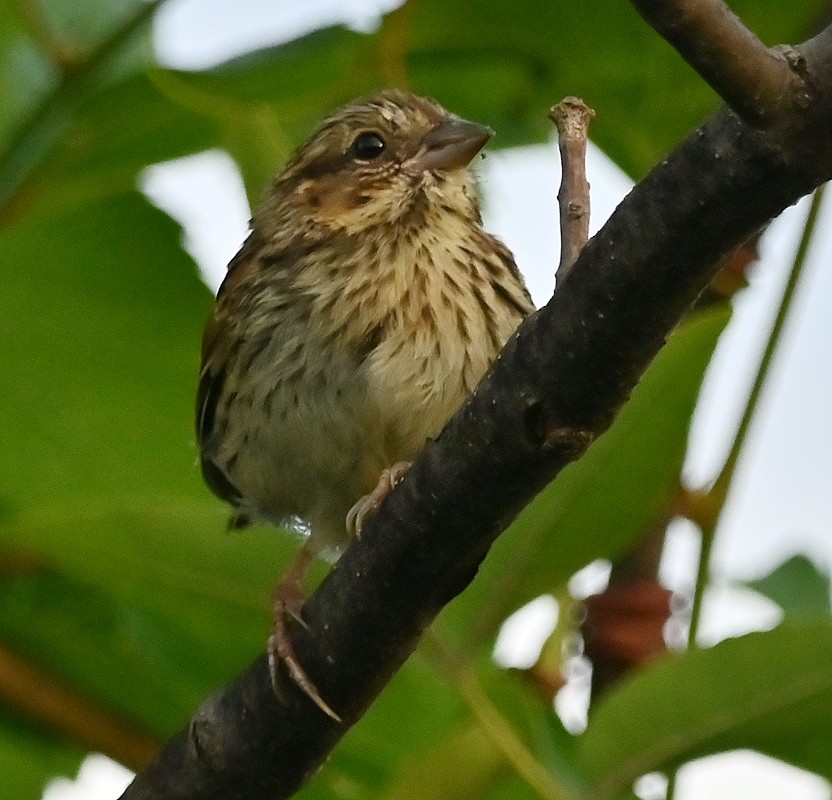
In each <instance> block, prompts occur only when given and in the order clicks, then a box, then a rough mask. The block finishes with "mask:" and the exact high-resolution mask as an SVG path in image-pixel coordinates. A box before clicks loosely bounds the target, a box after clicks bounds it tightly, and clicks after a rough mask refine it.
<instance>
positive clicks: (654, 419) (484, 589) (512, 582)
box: [445, 306, 730, 640]
mask: <svg viewBox="0 0 832 800" xmlns="http://www.w3.org/2000/svg"><path fill="white" fill-rule="evenodd" d="M729 317H730V311H729V309H728V308H727V307H726V306H718V307H714V308H710V309H707V310H705V311H701V312H697V313H696V314H694V315H693V316H692V317H691V318H689V319H688V320H686V321H685V322H684V323H683V324H682V325H681V326H680V327H679V328H678V330H677V331H676V333H674V335H673V336H672V337H671V339H670V341H669V342H668V343H667V345H666V346H665V348H664V350H662V351H661V353H659V355H658V357H657V358H656V360H655V361H654V362H653V364H652V365H651V366H650V368H649V369H648V371H647V373H646V374H645V375H644V377H643V379H642V381H641V383H640V384H639V386H638V387H637V389H636V390H635V392H634V393H633V396H632V398H631V399H630V401H629V402H628V403H627V404H626V405H625V406H624V408H623V409H622V410H621V412H620V414H619V415H618V417H617V419H616V420H615V422H614V423H613V425H612V427H611V428H610V429H609V430H608V431H607V432H606V433H605V434H604V435H603V436H602V437H601V438H600V439H599V440H598V441H597V442H595V443H594V444H593V445H592V447H590V449H589V451H588V452H587V453H586V455H584V456H583V457H582V458H581V459H580V460H579V461H577V462H575V463H574V464H571V465H570V466H569V467H567V468H566V469H565V470H564V471H563V472H562V473H561V475H559V476H558V478H557V479H556V480H555V481H554V482H553V483H552V484H550V485H549V486H548V487H547V488H546V489H544V490H543V491H542V492H541V493H540V494H539V495H538V496H537V497H536V498H535V499H534V500H533V501H532V502H531V504H529V506H527V507H526V509H525V510H524V511H523V512H522V513H521V514H520V516H519V517H518V518H517V519H516V520H515V522H514V523H513V524H512V526H511V528H510V529H509V530H508V531H507V532H506V533H505V534H504V535H503V536H502V537H501V538H500V539H499V540H498V541H497V543H496V544H495V545H494V547H493V549H492V552H491V553H490V554H489V556H488V558H487V559H486V561H485V564H484V565H483V566H482V567H481V569H480V574H479V575H478V576H477V580H476V581H474V583H473V584H472V585H471V586H470V587H469V588H468V589H467V590H466V592H465V593H464V594H463V596H462V597H461V598H460V599H458V600H457V601H455V602H454V603H453V604H451V606H449V608H448V610H447V611H446V612H445V619H446V620H447V621H448V622H449V623H450V624H452V625H453V626H454V627H456V628H457V629H458V630H461V631H466V634H465V635H466V640H470V631H471V630H472V626H473V629H474V630H476V632H477V633H476V635H477V636H478V637H483V638H489V637H491V636H492V635H493V634H494V632H495V631H496V629H497V627H498V626H499V625H500V624H502V622H503V620H504V619H505V617H506V616H507V615H508V614H509V613H510V612H511V611H514V610H516V609H517V608H519V607H520V606H521V605H523V604H524V603H526V602H528V601H529V600H531V599H532V598H534V597H536V596H538V595H540V594H544V593H546V592H552V591H555V590H557V589H558V587H560V586H561V585H562V584H563V583H564V582H565V581H566V580H567V579H568V578H569V577H570V576H571V575H572V574H573V573H574V572H576V571H577V570H578V569H580V568H581V567H583V566H585V565H586V564H588V563H589V562H591V561H593V560H594V559H597V558H602V557H603V558H612V557H615V556H616V555H618V554H619V553H621V552H623V551H624V550H625V549H626V547H627V546H628V545H630V544H631V543H632V542H634V541H636V540H637V539H638V538H639V536H641V535H642V534H643V533H644V532H645V531H646V530H647V529H648V527H649V526H650V525H651V524H653V523H654V522H655V521H656V519H658V518H659V517H660V516H661V514H662V513H663V512H664V510H665V509H666V508H667V504H668V501H669V500H670V499H671V498H672V496H673V493H674V492H675V491H676V488H677V486H678V476H679V470H680V469H681V465H682V460H683V458H684V454H685V448H686V444H687V436H688V425H689V423H690V417H691V414H692V413H693V408H694V406H695V404H696V399H697V397H698V394H699V387H700V385H701V383H702V379H703V376H704V373H705V369H706V368H707V366H708V363H709V361H710V358H711V354H712V353H713V350H714V347H715V346H716V343H717V340H718V339H719V336H720V334H721V332H722V331H723V329H724V328H725V325H726V324H727V322H728V320H729Z"/></svg>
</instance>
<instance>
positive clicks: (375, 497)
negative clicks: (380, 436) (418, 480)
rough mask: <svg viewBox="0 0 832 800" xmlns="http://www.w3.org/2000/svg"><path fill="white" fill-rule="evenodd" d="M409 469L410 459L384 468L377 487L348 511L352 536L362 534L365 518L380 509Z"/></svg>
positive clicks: (348, 525) (349, 531)
mask: <svg viewBox="0 0 832 800" xmlns="http://www.w3.org/2000/svg"><path fill="white" fill-rule="evenodd" d="M409 469H410V462H409V461H399V462H397V463H396V464H393V466H392V467H390V468H388V469H386V470H384V471H383V472H382V473H381V476H380V477H379V479H378V483H377V484H376V488H375V489H373V491H371V492H370V493H369V494H365V495H364V497H362V498H361V499H360V500H359V501H358V502H357V503H356V504H355V505H354V506H353V507H352V508H351V509H350V510H349V511H348V512H347V532H348V533H349V534H350V535H351V536H355V537H356V538H359V537H360V536H361V528H362V527H363V526H364V522H365V520H367V519H368V518H369V517H371V516H373V514H375V513H376V511H378V509H379V507H380V506H381V504H382V503H383V502H384V500H385V498H386V497H387V495H388V494H390V492H392V491H393V489H394V488H395V486H396V484H397V483H398V482H399V481H400V480H401V479H402V478H403V477H404V476H405V475H406V474H407V471H408V470H409Z"/></svg>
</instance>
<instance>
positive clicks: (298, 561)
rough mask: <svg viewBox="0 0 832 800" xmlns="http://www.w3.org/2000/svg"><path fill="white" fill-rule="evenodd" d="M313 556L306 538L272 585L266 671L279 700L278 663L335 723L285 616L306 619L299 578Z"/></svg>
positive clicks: (301, 582) (302, 576)
mask: <svg viewBox="0 0 832 800" xmlns="http://www.w3.org/2000/svg"><path fill="white" fill-rule="evenodd" d="M314 558H315V549H314V547H313V546H312V545H311V541H310V540H309V539H307V540H306V542H305V543H304V545H303V547H301V549H300V552H299V553H298V554H297V556H296V557H295V560H294V561H293V562H292V565H291V566H290V567H289V569H288V570H287V572H285V573H284V575H283V577H282V578H281V579H280V582H279V583H278V584H277V586H276V587H275V591H274V601H273V612H274V621H273V624H272V633H271V636H269V647H268V654H269V673H270V674H271V679H272V687H273V689H274V693H275V695H276V697H277V698H278V700H281V699H282V698H281V689H280V679H279V675H278V669H279V667H280V664H283V665H284V666H285V667H286V671H287V672H288V673H289V677H290V678H291V679H292V680H293V681H294V683H295V684H296V685H297V686H298V687H299V688H300V689H301V690H302V691H303V692H304V693H305V694H306V695H307V696H308V697H309V699H310V700H312V702H313V703H315V705H316V706H318V708H320V709H321V711H323V712H324V714H326V715H327V716H329V717H332V719H334V720H335V721H336V722H341V717H339V716H338V715H337V714H336V713H335V712H334V711H333V710H332V708H330V706H329V705H328V704H327V703H326V701H325V700H324V699H323V698H322V697H321V695H320V693H319V692H318V689H317V687H316V686H315V684H314V683H312V680H311V679H310V677H309V676H308V675H307V674H306V671H305V670H304V669H303V667H302V666H301V665H300V662H299V661H298V658H297V655H296V654H295V646H294V645H293V644H292V640H291V639H290V638H289V626H288V621H289V619H290V618H291V619H294V620H297V622H299V623H300V624H301V625H303V626H304V627H306V622H305V621H304V620H303V617H302V616H301V610H302V608H303V603H304V601H305V600H306V595H305V593H304V591H303V580H304V578H305V577H306V574H307V573H308V572H309V567H310V566H311V564H312V561H313V560H314Z"/></svg>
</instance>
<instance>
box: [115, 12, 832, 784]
mask: <svg viewBox="0 0 832 800" xmlns="http://www.w3.org/2000/svg"><path fill="white" fill-rule="evenodd" d="M654 5H655V4H654ZM800 53H801V56H800V62H801V65H802V66H801V77H800V80H799V81H798V83H799V84H800V88H799V89H798V90H795V91H794V92H793V93H792V94H791V95H790V96H789V99H788V102H783V103H781V104H780V108H781V109H785V110H783V111H782V113H781V112H778V113H776V114H774V115H773V116H768V117H765V119H764V122H765V123H766V124H765V125H763V126H762V127H760V125H759V122H758V124H757V125H756V126H754V127H752V126H749V125H748V124H746V123H744V122H742V121H741V120H740V119H739V118H738V117H737V116H736V115H735V114H734V113H732V112H731V111H729V110H723V111H720V112H718V113H717V114H716V115H714V117H712V118H711V119H710V120H709V121H708V122H707V123H706V124H705V125H703V126H702V127H701V128H700V129H698V130H697V131H695V132H694V133H693V134H692V135H691V136H690V137H689V138H688V139H687V141H685V142H684V143H683V144H682V145H681V146H680V147H679V148H678V149H677V150H676V151H675V152H674V153H673V154H672V155H671V156H670V157H668V159H667V160H666V161H664V162H662V163H661V164H660V165H659V166H658V167H656V169H654V170H653V172H652V173H651V174H650V175H649V176H648V177H647V178H646V179H645V180H644V181H642V182H641V183H640V184H639V185H638V186H636V187H635V189H634V190H633V191H632V193H631V194H630V195H629V196H628V197H627V199H626V200H625V201H624V202H623V203H622V204H621V205H620V206H619V208H618V209H617V210H616V212H615V213H614V214H613V216H612V217H611V218H610V220H609V221H608V222H607V224H606V225H605V226H604V228H603V229H602V230H601V231H600V232H599V233H598V234H597V235H596V236H595V237H593V239H592V240H590V242H589V243H588V244H587V246H586V247H585V248H584V249H583V251H582V253H581V255H580V256H579V258H578V262H577V263H576V267H575V269H574V270H573V271H572V272H570V274H569V276H568V278H567V279H566V280H565V281H563V282H562V283H561V285H559V286H558V291H557V292H556V294H555V296H554V297H553V299H552V300H551V301H550V302H549V304H548V305H547V306H546V307H545V308H543V309H541V310H540V311H539V312H538V313H536V314H535V315H533V316H532V317H531V318H530V319H529V320H528V321H527V322H526V323H525V324H524V325H523V326H522V327H521V329H520V330H519V331H518V333H517V334H516V335H515V336H514V338H513V339H512V340H511V341H510V342H509V344H508V345H507V347H506V348H505V350H504V352H503V354H502V356H501V358H500V359H499V360H498V361H497V363H496V364H495V365H494V367H493V369H492V370H491V372H490V373H489V374H488V376H487V377H486V378H485V379H484V381H483V382H482V384H481V385H480V386H479V387H478V389H477V391H476V393H475V394H474V396H473V397H472V398H471V399H470V401H469V402H468V403H467V404H466V405H465V406H464V407H463V408H462V409H461V410H460V412H459V413H458V414H457V415H456V416H455V417H454V418H453V419H452V420H451V422H450V423H449V424H448V426H447V428H446V429H445V431H444V432H443V433H442V435H441V436H440V437H439V439H438V440H437V441H435V442H431V443H429V444H428V446H427V447H426V448H425V451H424V452H423V453H422V455H421V456H420V457H419V458H418V459H417V460H416V461H415V462H414V464H413V466H412V468H411V470H410V472H409V473H408V475H407V477H406V478H405V479H404V480H403V481H402V483H401V484H399V486H398V487H397V488H396V490H395V491H394V492H393V493H392V494H391V495H390V497H389V498H388V500H387V501H386V502H385V503H384V505H383V506H382V508H381V509H380V511H379V513H378V515H377V516H376V517H375V518H374V519H372V520H371V521H370V522H369V523H368V524H367V526H366V527H365V529H364V532H363V534H362V537H361V539H360V540H358V541H356V542H355V543H354V544H353V545H352V546H351V547H350V548H349V550H348V551H347V552H346V553H345V554H344V555H343V556H342V557H341V560H340V561H339V562H338V564H337V565H336V567H335V568H334V569H333V570H332V572H331V573H330V575H329V576H328V577H327V579H326V580H325V581H324V583H323V584H322V585H321V586H320V588H319V589H318V591H317V592H315V594H314V595H312V596H311V597H310V598H309V600H308V602H307V603H306V605H305V607H304V610H303V616H304V619H305V622H306V626H305V627H304V626H301V625H296V626H294V627H293V628H292V637H293V640H294V642H295V646H296V650H297V653H298V656H299V658H300V660H301V663H303V665H304V667H305V668H306V670H307V672H308V673H309V676H310V678H311V679H312V680H313V681H314V683H315V685H316V686H318V688H319V689H320V691H321V693H322V695H323V696H324V697H326V698H327V700H328V701H330V702H331V704H332V705H333V707H334V708H335V710H336V711H338V713H339V714H341V716H342V717H343V719H344V723H343V724H340V725H339V724H338V723H336V722H334V721H333V720H331V719H329V718H328V717H326V716H325V715H324V714H322V713H321V712H320V711H319V710H318V709H317V708H316V707H315V706H314V705H313V704H312V703H311V701H310V700H309V699H308V698H307V697H306V696H305V695H304V694H303V693H302V692H301V691H300V690H298V689H297V687H295V686H294V685H292V684H291V683H290V682H286V685H285V686H284V687H283V691H282V695H283V696H284V702H283V703H282V704H281V703H279V702H278V701H277V700H276V699H275V697H274V694H273V692H272V687H271V684H270V680H269V673H268V668H267V665H266V659H265V656H261V657H260V658H259V659H258V660H257V661H256V662H255V663H254V664H253V665H252V666H251V667H250V668H249V669H248V670H247V671H246V672H245V673H244V674H243V675H241V676H240V677H239V678H238V679H237V680H236V681H235V682H234V683H233V684H231V685H230V686H228V687H227V688H225V689H223V690H221V691H219V692H218V693H216V694H215V695H214V696H212V697H210V698H209V699H208V700H207V701H206V702H205V703H204V704H203V705H202V706H201V708H200V709H199V710H198V711H197V712H196V714H195V716H194V717H193V719H192V720H191V722H190V724H189V726H188V727H187V728H186V729H185V730H183V731H182V732H181V733H180V734H178V735H177V736H176V737H175V738H174V739H173V740H171V742H169V743H168V745H167V746H166V747H165V749H164V750H163V751H162V753H161V754H160V756H159V758H158V759H157V761H156V762H155V763H154V764H153V765H152V766H151V767H150V768H149V769H148V770H147V771H146V772H144V773H143V774H142V775H140V776H138V777H137V778H136V780H135V781H134V783H133V784H132V785H131V786H130V787H129V788H128V790H127V791H126V792H125V793H124V795H123V796H122V797H123V798H125V800H138V799H139V798H141V799H142V800H147V799H148V798H153V799H154V800H158V799H159V798H165V800H175V799H178V798H181V799H182V800H184V799H185V798H188V800H209V799H213V798H223V800H229V799H233V798H236V799H237V800H248V798H251V800H254V798H257V799H258V800H262V798H264V797H268V798H284V797H288V796H290V795H291V794H292V793H293V792H294V791H295V790H296V789H297V788H298V787H299V786H300V785H301V784H302V783H303V782H304V781H305V780H306V779H307V778H308V777H309V776H310V775H311V774H313V773H314V771H315V770H316V769H317V768H318V766H319V765H320V764H321V763H322V762H323V761H324V759H325V758H326V756H327V754H328V753H329V752H330V750H331V749H332V748H333V747H334V746H335V744H336V743H337V742H338V740H339V739H340V738H341V737H342V736H343V735H344V734H345V733H346V731H347V730H348V729H349V726H350V725H351V724H353V723H354V722H355V721H356V720H357V719H358V718H359V717H360V716H361V715H362V714H363V713H364V712H365V711H366V709H367V708H368V706H369V705H370V703H371V702H372V701H373V699H374V698H375V697H376V696H377V695H378V693H379V692H380V691H381V690H382V688H383V687H384V685H385V684H386V683H387V681H388V680H389V679H390V678H391V677H392V675H393V673H394V672H395V671H396V669H397V668H398V667H399V666H400V665H401V663H402V662H403V661H404V660H405V659H406V658H407V657H408V655H409V654H410V653H411V652H412V650H413V649H414V647H415V646H416V643H417V641H418V639H419V637H420V635H421V634H422V633H423V631H424V630H425V628H426V627H427V626H428V625H429V624H430V622H431V621H432V620H433V618H434V617H435V616H436V614H437V613H438V612H439V611H440V609H441V608H442V607H443V606H444V605H445V604H446V603H448V602H449V601H450V600H451V599H452V598H453V597H454V596H455V595H457V594H458V593H459V592H460V591H462V589H464V588H465V586H466V585H467V584H468V583H469V582H470V581H471V580H472V579H473V578H474V575H475V574H476V571H477V568H478V565H479V564H480V562H481V561H482V559H483V558H484V557H485V555H486V553H487V552H488V549H489V547H490V545H491V544H492V542H493V541H494V540H495V538H496V537H497V536H498V535H499V533H500V532H501V531H502V530H503V529H504V528H505V527H506V526H507V525H508V523H509V522H510V520H511V519H512V518H513V517H514V516H515V514H516V513H517V512H518V511H519V510H520V509H521V508H522V507H523V505H525V504H526V503H527V502H528V501H529V500H530V499H531V498H532V496H533V495H534V494H535V493H536V492H538V491H539V490H540V489H541V488H542V487H543V486H544V485H546V484H547V483H548V482H549V481H551V480H552V478H553V477H554V476H555V475H556V474H557V473H558V472H559V471H560V470H561V469H562V468H563V467H564V466H565V465H566V464H567V463H569V462H570V461H571V460H573V459H575V458H577V457H578V456H579V455H580V454H581V453H582V452H583V451H584V450H585V449H586V448H587V447H588V446H589V444H590V443H591V442H592V441H593V440H594V439H595V438H596V437H597V436H599V435H600V434H601V433H602V432H603V431H604V430H606V428H607V427H608V426H609V424H610V422H611V421H612V419H613V417H614V416H615V413H616V412H617V410H618V409H619V408H620V406H621V405H622V404H623V403H624V402H625V401H626V399H627V397H628V396H629V394H630V392H631V391H632V389H633V387H634V386H635V385H636V383H637V382H638V380H639V377H640V376H641V374H642V372H643V371H644V369H645V368H646V367H647V365H648V363H649V362H650V360H651V359H652V358H653V356H654V355H655V354H656V352H657V351H658V350H659V349H660V348H661V346H662V344H663V343H664V341H665V339H666V338H667V336H668V335H669V333H670V332H671V331H672V329H673V327H674V326H675V325H676V323H677V321H678V320H679V319H680V317H681V316H682V315H683V314H684V312H685V310H686V309H687V308H688V307H689V306H690V304H691V303H692V302H693V301H694V300H695V298H696V297H697V295H698V294H699V292H700V291H701V290H702V289H703V287H704V286H705V285H706V284H707V283H708V281H709V280H710V278H711V277H712V275H713V273H714V270H715V269H716V264H717V262H718V261H719V259H720V257H721V256H723V255H724V254H725V253H726V252H727V251H729V250H730V249H731V248H733V247H735V246H736V245H737V244H738V243H740V242H742V241H743V240H744V239H746V238H747V237H749V236H750V235H751V234H753V233H754V231H756V230H757V229H758V228H759V227H760V226H761V225H763V224H764V223H765V222H766V221H767V220H769V219H771V218H772V217H773V216H775V215H776V214H778V213H780V211H782V210H783V208H785V207H786V206H788V205H790V204H792V203H794V202H795V201H796V200H797V199H798V198H799V197H801V196H802V195H804V194H806V193H808V192H809V191H811V190H812V189H813V188H814V187H815V186H817V185H818V184H820V183H822V182H824V181H826V180H827V179H829V178H830V177H832V138H830V137H829V135H828V132H829V130H830V129H831V128H830V126H831V125H832V30H827V31H825V32H824V33H822V34H821V35H820V36H818V37H816V38H815V39H814V40H812V41H810V42H808V43H806V44H805V45H804V46H802V47H801V48H800ZM807 93H808V97H809V100H810V102H809V103H808V104H807V103H806V102H805V100H806V97H807ZM784 115H785V116H784ZM786 117H788V118H787V119H786ZM785 131H788V135H786V134H785Z"/></svg>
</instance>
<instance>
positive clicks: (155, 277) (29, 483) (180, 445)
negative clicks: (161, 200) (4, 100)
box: [0, 194, 210, 508]
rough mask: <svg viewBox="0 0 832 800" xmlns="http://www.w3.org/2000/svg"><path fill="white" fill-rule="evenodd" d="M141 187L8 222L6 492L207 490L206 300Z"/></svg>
mask: <svg viewBox="0 0 832 800" xmlns="http://www.w3.org/2000/svg"><path fill="white" fill-rule="evenodd" d="M179 235H180V233H179V230H178V228H177V226H176V225H174V223H173V222H171V220H170V219H169V218H168V217H166V216H165V215H164V214H162V213H161V212H159V211H157V210H156V209H154V208H152V207H151V206H150V205H149V204H148V203H147V202H146V201H144V200H143V199H142V198H141V197H140V196H139V195H138V194H130V195H126V196H122V197H120V198H118V199H115V198H113V199H112V200H111V201H110V202H109V203H107V204H103V203H102V204H97V205H90V206H86V207H82V208H78V209H75V210H74V211H72V212H67V213H64V214H61V215H55V216H51V215H44V216H40V217H36V218H32V219H27V220H26V221H24V222H21V223H20V224H18V225H16V226H13V227H10V228H7V229H6V230H4V231H0V273H2V275H3V291H2V292H0V338H1V339H2V341H3V347H2V349H0V369H1V370H2V373H3V375H4V376H5V377H4V391H3V392H2V393H0V418H2V419H4V420H6V425H5V429H4V447H5V448H6V452H7V453H9V454H14V457H13V458H11V457H8V458H3V459H0V487H2V488H0V493H2V499H3V501H4V502H5V503H6V504H7V505H11V506H17V507H20V508H29V507H32V506H33V505H34V504H43V503H49V504H54V503H55V502H57V501H58V500H60V501H61V502H67V503H71V504H73V505H77V504H78V501H79V499H80V498H94V497H96V496H105V497H110V498H112V497H113V496H118V497H121V498H128V497H131V496H132V497H135V496H141V497H145V496H147V495H148V494H152V493H154V492H157V493H162V494H164V495H166V496H168V495H170V494H172V493H174V492H182V493H184V494H186V495H190V496H191V497H194V496H195V497H205V496H206V495H205V493H204V490H203V489H202V487H201V485H200V483H201V481H200V477H199V473H198V470H197V469H196V467H195V463H194V462H195V458H194V447H193V433H192V430H193V428H192V425H193V422H192V415H193V410H192V409H193V394H194V389H195V385H196V372H197V367H198V362H197V359H198V350H199V339H200V329H201V325H202V320H203V318H204V314H205V313H206V311H207V308H208V305H209V302H210V298H209V294H208V292H207V290H206V289H205V288H204V286H203V285H202V283H201V282H200V280H199V278H198V276H197V273H196V268H195V267H194V266H193V263H192V262H191V261H190V259H188V258H187V257H186V256H185V255H184V253H183V252H182V250H181V248H180V246H179V244H178V238H179Z"/></svg>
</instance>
